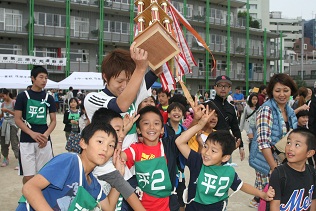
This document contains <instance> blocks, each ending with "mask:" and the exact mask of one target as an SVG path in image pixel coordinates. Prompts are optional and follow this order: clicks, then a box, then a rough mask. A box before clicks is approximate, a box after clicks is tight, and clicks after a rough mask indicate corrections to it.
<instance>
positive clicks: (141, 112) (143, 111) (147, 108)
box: [136, 106, 163, 128]
mask: <svg viewBox="0 0 316 211" xmlns="http://www.w3.org/2000/svg"><path fill="white" fill-rule="evenodd" d="M149 112H152V113H155V114H157V115H158V116H159V118H160V120H161V125H162V127H163V118H162V115H161V113H160V111H159V109H158V108H157V107H155V106H145V107H144V108H142V109H140V110H139V112H138V114H139V115H140V116H139V118H138V119H137V120H136V127H137V128H139V122H140V120H142V118H143V116H144V114H146V113H149Z"/></svg>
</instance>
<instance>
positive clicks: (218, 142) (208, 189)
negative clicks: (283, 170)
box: [176, 106, 274, 211]
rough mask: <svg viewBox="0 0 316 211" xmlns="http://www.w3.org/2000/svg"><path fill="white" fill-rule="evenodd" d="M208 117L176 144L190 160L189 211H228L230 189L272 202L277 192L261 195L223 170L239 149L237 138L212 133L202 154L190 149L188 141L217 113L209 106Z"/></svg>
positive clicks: (224, 132) (270, 190)
mask: <svg viewBox="0 0 316 211" xmlns="http://www.w3.org/2000/svg"><path fill="white" fill-rule="evenodd" d="M204 112H205V114H204V115H203V116H202V118H201V119H200V121H199V122H198V124H196V125H194V126H193V127H191V128H190V129H188V130H187V131H185V132H183V133H182V134H181V135H180V136H179V137H178V138H177V139H176V144H177V146H178V148H179V150H180V152H181V153H182V155H183V156H184V157H185V158H187V159H188V161H187V166H188V167H189V169H190V182H189V188H188V200H187V203H188V204H187V206H186V211H196V210H199V211H203V210H205V211H206V210H212V211H214V210H225V207H226V200H227V198H228V197H229V196H228V189H229V188H231V189H233V190H234V191H238V190H239V189H241V190H242V191H244V192H246V193H249V194H253V195H257V196H259V197H261V198H264V199H265V200H272V198H271V197H273V196H274V190H273V189H272V188H270V189H269V190H268V192H267V193H264V192H261V191H259V190H258V189H256V188H254V187H252V186H251V185H249V184H246V183H243V182H242V181H241V180H240V179H239V177H238V175H237V174H236V173H235V170H234V168H232V167H231V166H223V164H224V163H226V162H227V161H228V160H229V159H230V157H231V154H232V152H233V151H234V150H235V149H236V142H235V139H234V137H232V135H231V134H230V133H229V132H228V131H215V132H213V133H211V134H210V135H209V136H208V137H207V139H206V141H205V143H204V145H203V148H202V150H201V154H200V153H197V152H195V151H193V150H191V149H190V147H189V146H188V145H187V142H188V140H189V139H190V137H192V136H193V135H194V134H196V133H197V132H199V131H200V130H202V129H203V127H204V126H205V124H206V123H207V122H208V120H209V119H210V117H211V116H212V115H213V113H214V111H213V112H211V113H209V109H208V106H207V108H206V111H205V109H204Z"/></svg>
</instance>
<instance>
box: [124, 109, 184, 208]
mask: <svg viewBox="0 0 316 211" xmlns="http://www.w3.org/2000/svg"><path fill="white" fill-rule="evenodd" d="M139 115H140V117H139V118H138V119H137V121H136V127H137V133H138V134H139V135H141V136H142V138H143V142H142V143H135V144H132V145H131V146H130V147H129V148H128V149H126V150H125V151H124V152H122V153H121V156H122V159H123V160H125V161H126V165H127V167H128V168H134V167H135V172H136V179H137V183H138V187H137V188H136V190H138V193H139V196H140V200H141V202H142V204H143V206H144V207H145V209H146V210H159V211H169V210H178V209H179V204H178V202H177V197H176V195H174V194H173V195H171V192H172V190H173V189H174V187H175V182H176V174H177V159H178V156H179V151H178V149H177V147H176V146H175V143H174V141H173V140H171V139H170V138H169V137H166V138H163V139H162V140H161V141H160V136H161V135H162V134H163V132H164V127H163V119H162V116H161V113H160V111H159V109H158V108H157V107H155V106H146V107H144V108H143V109H141V110H140V111H139ZM166 161H168V166H167V162H166ZM169 200H170V201H169Z"/></svg>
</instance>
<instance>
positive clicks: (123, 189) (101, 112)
mask: <svg viewBox="0 0 316 211" xmlns="http://www.w3.org/2000/svg"><path fill="white" fill-rule="evenodd" d="M126 116H127V115H126ZM126 116H125V117H124V118H125V119H126ZM91 122H92V123H97V124H110V125H111V126H112V127H113V128H114V130H115V131H116V134H117V137H118V143H117V146H116V148H117V149H119V150H121V149H122V142H123V140H124V137H125V135H126V134H125V131H124V128H126V129H127V131H128V130H129V129H130V128H131V127H132V125H133V123H134V122H130V121H125V122H128V124H126V125H125V127H124V124H123V119H122V117H121V115H120V114H119V113H116V112H114V111H112V110H109V109H107V108H100V109H98V110H97V111H96V112H95V113H94V115H93V117H92V120H91ZM110 159H112V158H110ZM105 168H107V164H104V165H99V166H97V167H95V169H94V170H93V172H92V173H93V175H94V176H95V177H97V178H98V180H99V183H100V184H101V186H102V188H103V191H104V192H105V194H108V193H109V192H110V190H111V185H110V184H109V183H111V184H113V185H112V186H113V187H114V188H116V189H117V190H119V191H120V193H121V194H122V196H123V197H124V198H125V199H127V200H128V201H127V202H128V203H130V204H131V205H132V206H133V208H134V210H137V208H139V207H142V205H141V203H140V201H139V200H138V198H137V196H136V195H135V194H134V188H132V187H131V185H130V184H128V182H126V181H125V180H124V179H123V177H122V175H121V174H120V173H119V172H118V171H116V172H115V173H116V175H115V176H111V174H104V172H105V171H106V169H105ZM118 177H121V179H118ZM121 181H123V182H121ZM122 200H123V198H122V197H119V200H118V204H117V207H116V209H119V208H120V207H121V206H122V209H121V210H127V209H132V207H130V206H129V205H128V204H127V203H123V204H124V205H122Z"/></svg>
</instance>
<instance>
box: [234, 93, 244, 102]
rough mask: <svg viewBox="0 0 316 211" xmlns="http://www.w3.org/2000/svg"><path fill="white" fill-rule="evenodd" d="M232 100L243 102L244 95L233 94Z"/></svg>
mask: <svg viewBox="0 0 316 211" xmlns="http://www.w3.org/2000/svg"><path fill="white" fill-rule="evenodd" d="M233 99H234V100H244V95H243V94H242V93H239V94H237V93H235V94H234V95H233Z"/></svg>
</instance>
